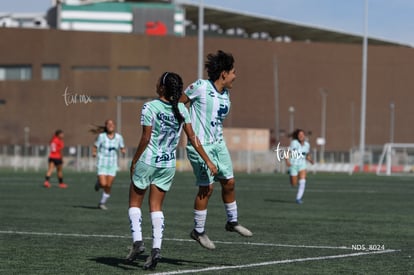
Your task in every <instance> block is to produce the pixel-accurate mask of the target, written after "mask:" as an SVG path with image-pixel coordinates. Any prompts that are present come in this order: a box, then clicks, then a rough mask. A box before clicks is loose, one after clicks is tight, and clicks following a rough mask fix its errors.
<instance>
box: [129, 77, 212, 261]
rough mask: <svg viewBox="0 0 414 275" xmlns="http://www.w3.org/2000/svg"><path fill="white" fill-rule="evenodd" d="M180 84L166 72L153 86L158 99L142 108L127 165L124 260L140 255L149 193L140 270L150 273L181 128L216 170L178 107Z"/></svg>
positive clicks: (157, 257)
mask: <svg viewBox="0 0 414 275" xmlns="http://www.w3.org/2000/svg"><path fill="white" fill-rule="evenodd" d="M182 90H183V82H182V79H181V77H180V76H179V75H178V74H175V73H172V72H166V73H164V74H162V76H161V77H160V79H159V81H158V83H157V94H158V95H159V98H158V99H155V100H152V101H150V102H148V103H146V104H144V106H143V107H142V115H141V124H142V136H141V140H140V142H139V145H138V148H137V151H136V153H135V156H134V158H133V160H132V163H131V186H130V192H129V210H128V215H129V219H130V225H131V232H132V238H133V246H132V249H131V252H130V253H129V255H128V256H127V261H128V262H132V261H134V260H135V259H137V257H138V255H139V254H141V253H142V252H144V243H143V241H142V231H141V228H142V227H141V221H142V214H141V206H142V202H143V199H144V196H145V193H146V191H147V189H149V208H150V212H151V213H150V214H151V222H152V236H153V240H152V250H151V255H150V256H149V257H148V258H147V260H146V262H145V263H144V266H143V268H144V269H154V268H155V266H156V265H157V263H158V261H159V260H160V259H161V256H160V251H161V242H162V237H163V230H164V214H163V212H162V203H163V201H164V197H165V194H166V192H167V191H168V190H169V189H170V187H171V185H172V181H173V177H174V174H175V158H176V157H175V156H176V148H177V145H178V142H179V137H180V132H181V129H182V127H181V126H182V124H184V131H185V133H186V135H187V137H188V140H189V141H190V143H191V144H192V145H193V146H194V149H195V150H196V151H197V153H198V154H200V156H201V158H202V159H203V163H204V164H205V165H206V169H207V167H208V169H209V170H210V172H209V173H211V174H213V175H214V174H216V172H217V168H216V166H215V165H214V164H213V163H212V162H211V161H210V159H209V158H208V156H207V154H206V153H205V152H204V149H203V147H202V146H201V145H200V142H199V140H198V138H197V137H196V136H195V134H194V131H193V129H192V127H191V122H190V117H189V114H188V111H187V109H186V107H185V106H184V104H182V103H178V101H179V99H180V97H181V95H182Z"/></svg>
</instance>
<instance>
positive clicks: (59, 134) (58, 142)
mask: <svg viewBox="0 0 414 275" xmlns="http://www.w3.org/2000/svg"><path fill="white" fill-rule="evenodd" d="M63 138H64V134H63V131H62V130H56V131H55V134H54V136H53V137H52V139H51V140H50V143H49V148H50V153H49V159H48V169H47V172H46V176H45V182H44V183H43V186H44V187H46V188H50V187H51V186H52V185H51V184H50V182H49V179H50V176H51V175H52V172H53V169H54V168H56V171H57V176H58V180H59V188H67V187H68V186H67V184H65V183H63V154H62V150H63V148H64V147H65V144H64V142H63Z"/></svg>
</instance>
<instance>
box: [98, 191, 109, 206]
mask: <svg viewBox="0 0 414 275" xmlns="http://www.w3.org/2000/svg"><path fill="white" fill-rule="evenodd" d="M110 196H111V195H110V194H107V193H105V192H102V198H101V201H100V204H105V203H106V201H107V200H108V199H109V197H110Z"/></svg>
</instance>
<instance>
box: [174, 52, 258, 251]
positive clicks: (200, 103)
mask: <svg viewBox="0 0 414 275" xmlns="http://www.w3.org/2000/svg"><path fill="white" fill-rule="evenodd" d="M233 64H234V58H233V56H232V55H231V54H229V53H225V52H223V51H217V53H216V54H208V55H207V61H206V63H205V68H206V70H207V73H208V78H209V79H208V80H203V79H199V80H197V81H196V82H194V83H193V84H191V85H190V86H189V87H188V88H187V89H186V90H185V91H184V94H183V96H182V99H181V101H182V102H184V103H187V102H190V116H191V122H192V124H193V128H194V132H195V133H196V135H197V136H198V137H199V138H200V141H201V144H202V145H203V147H204V149H205V150H206V152H207V154H208V156H209V157H210V159H211V160H212V161H213V163H214V164H215V165H216V166H217V167H218V174H217V175H216V176H211V175H210V173H209V172H208V170H207V166H206V165H205V163H204V162H203V160H202V159H201V158H200V157H199V156H198V154H196V152H195V150H194V149H195V148H194V147H193V145H192V144H188V146H187V156H188V159H189V160H190V163H191V165H192V167H193V172H194V174H195V176H196V185H198V192H197V195H196V197H195V201H194V228H193V230H192V231H191V233H190V237H191V238H192V239H194V240H196V241H197V242H198V243H199V244H200V245H201V246H202V247H204V248H207V249H214V248H215V245H214V243H213V242H212V241H211V240H210V239H209V237H208V236H207V234H206V232H205V223H206V220H207V205H208V201H209V199H210V197H211V195H212V193H213V187H214V185H213V183H214V182H216V181H219V182H220V184H221V197H222V200H223V203H224V208H225V211H226V215H227V223H226V224H225V229H226V230H227V231H230V232H237V233H239V234H240V235H242V236H244V237H250V236H252V235H253V234H252V232H251V231H250V230H248V229H247V228H245V227H243V226H242V225H240V224H239V223H238V216H237V215H238V214H237V203H236V194H235V180H234V174H233V164H232V161H231V158H230V153H229V151H228V149H227V146H226V142H225V140H224V137H223V121H224V119H225V118H226V116H227V115H228V114H229V113H230V94H229V89H231V88H232V87H233V81H234V80H235V79H236V73H235V69H234V66H233Z"/></svg>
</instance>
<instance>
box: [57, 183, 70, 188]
mask: <svg viewBox="0 0 414 275" xmlns="http://www.w3.org/2000/svg"><path fill="white" fill-rule="evenodd" d="M59 188H63V189H64V188H68V185H67V184H66V183H63V182H61V183H59Z"/></svg>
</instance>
